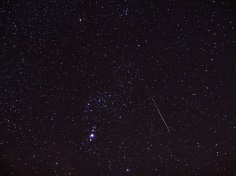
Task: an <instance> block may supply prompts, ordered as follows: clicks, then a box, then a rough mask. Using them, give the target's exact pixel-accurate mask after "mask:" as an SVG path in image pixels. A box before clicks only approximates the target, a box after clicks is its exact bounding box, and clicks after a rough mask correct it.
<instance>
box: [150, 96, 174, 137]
mask: <svg viewBox="0 0 236 176" xmlns="http://www.w3.org/2000/svg"><path fill="white" fill-rule="evenodd" d="M148 93H149V95H150V97H151V99H152V101H153V103H154V105H155V107H156V108H157V111H158V113H159V114H160V116H161V119H162V121H163V122H164V124H165V126H166V128H167V130H168V132H169V133H170V129H169V128H168V126H167V124H166V122H165V120H164V117H163V116H162V114H161V111H160V110H159V108H158V106H157V104H156V102H155V100H154V99H153V96H152V95H151V94H150V92H148Z"/></svg>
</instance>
